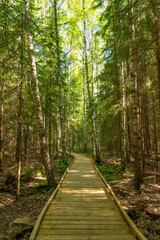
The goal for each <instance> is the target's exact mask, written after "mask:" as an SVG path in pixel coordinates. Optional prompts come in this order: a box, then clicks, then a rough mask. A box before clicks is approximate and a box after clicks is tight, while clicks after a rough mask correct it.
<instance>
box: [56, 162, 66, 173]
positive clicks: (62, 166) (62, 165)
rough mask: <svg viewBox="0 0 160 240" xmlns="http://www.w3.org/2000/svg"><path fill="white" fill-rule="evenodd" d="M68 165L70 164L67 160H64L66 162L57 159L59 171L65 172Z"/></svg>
mask: <svg viewBox="0 0 160 240" xmlns="http://www.w3.org/2000/svg"><path fill="white" fill-rule="evenodd" d="M68 166H69V164H68V162H67V161H64V162H63V161H61V160H57V161H56V170H57V172H65V171H66V169H67V167H68Z"/></svg>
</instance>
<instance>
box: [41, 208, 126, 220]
mask: <svg viewBox="0 0 160 240" xmlns="http://www.w3.org/2000/svg"><path fill="white" fill-rule="evenodd" d="M47 215H52V216H77V215H78V216H84V217H85V216H100V217H101V216H114V217H115V218H116V217H117V216H120V215H121V214H120V213H119V211H118V210H117V211H116V210H105V211H104V210H103V209H102V210H101V209H100V210H91V211H88V210H87V209H81V210H79V209H77V210H72V211H70V210H66V209H54V210H52V209H50V208H49V209H48V211H47V212H46V216H47Z"/></svg>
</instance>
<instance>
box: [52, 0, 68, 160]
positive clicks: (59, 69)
mask: <svg viewBox="0 0 160 240" xmlns="http://www.w3.org/2000/svg"><path fill="white" fill-rule="evenodd" d="M54 17H55V32H56V51H57V79H58V85H59V111H60V124H61V142H62V158H63V161H65V158H66V146H65V129H64V116H63V99H62V79H61V59H60V48H59V30H58V17H57V0H54Z"/></svg>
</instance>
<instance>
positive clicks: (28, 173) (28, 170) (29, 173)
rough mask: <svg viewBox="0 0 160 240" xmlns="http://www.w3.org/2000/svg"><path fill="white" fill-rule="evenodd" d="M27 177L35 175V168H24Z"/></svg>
mask: <svg viewBox="0 0 160 240" xmlns="http://www.w3.org/2000/svg"><path fill="white" fill-rule="evenodd" d="M23 170H24V171H25V175H26V177H32V176H34V175H35V173H36V172H35V169H34V168H24V169H23Z"/></svg>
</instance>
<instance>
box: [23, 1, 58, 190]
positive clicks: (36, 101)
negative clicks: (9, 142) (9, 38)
mask: <svg viewBox="0 0 160 240" xmlns="http://www.w3.org/2000/svg"><path fill="white" fill-rule="evenodd" d="M24 4H25V10H26V19H27V21H28V24H29V25H30V26H31V19H30V15H29V1H28V0H24ZM30 26H29V31H28V55H29V61H30V70H31V77H32V87H33V93H34V104H35V112H36V118H37V124H38V136H39V139H40V144H41V154H42V160H43V163H44V167H45V171H46V175H47V180H48V186H49V187H53V186H55V185H56V180H55V178H54V174H53V167H52V164H51V160H50V156H49V149H48V146H47V142H46V136H45V129H44V123H43V116H42V109H41V102H40V95H39V84H38V78H37V71H36V62H35V58H34V54H33V50H34V47H33V39H32V35H31V29H30Z"/></svg>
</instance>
